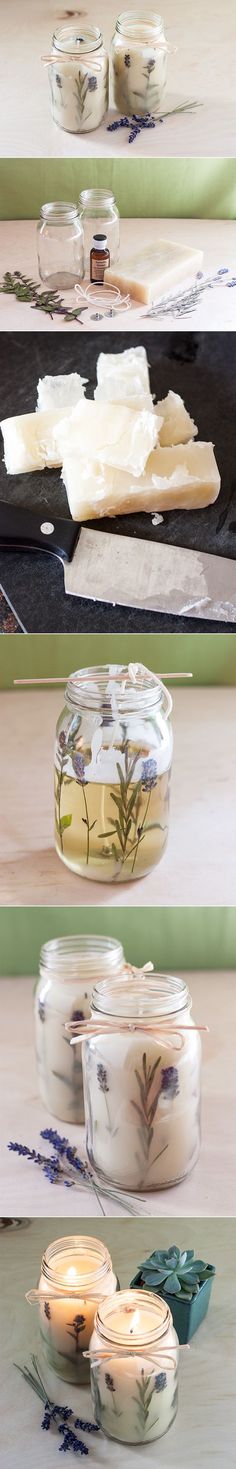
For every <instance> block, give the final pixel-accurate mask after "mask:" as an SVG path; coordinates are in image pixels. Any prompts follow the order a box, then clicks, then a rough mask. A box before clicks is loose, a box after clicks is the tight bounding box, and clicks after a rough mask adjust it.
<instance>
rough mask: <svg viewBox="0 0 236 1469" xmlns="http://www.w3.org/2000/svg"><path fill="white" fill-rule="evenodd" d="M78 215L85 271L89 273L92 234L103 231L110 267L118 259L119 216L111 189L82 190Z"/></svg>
mask: <svg viewBox="0 0 236 1469" xmlns="http://www.w3.org/2000/svg"><path fill="white" fill-rule="evenodd" d="M79 214H80V219H81V224H82V228H83V236H84V263H85V271H86V273H88V271H89V262H90V250H91V246H92V239H93V235H94V233H96V232H97V231H98V232H100V231H101V233H102V232H103V231H105V234H106V237H107V243H108V247H109V251H110V257H111V265H115V263H116V261H117V260H118V258H119V248H120V216H119V211H118V209H117V205H116V202H115V197H114V194H112V192H111V189H82V192H81V194H80V197H79Z"/></svg>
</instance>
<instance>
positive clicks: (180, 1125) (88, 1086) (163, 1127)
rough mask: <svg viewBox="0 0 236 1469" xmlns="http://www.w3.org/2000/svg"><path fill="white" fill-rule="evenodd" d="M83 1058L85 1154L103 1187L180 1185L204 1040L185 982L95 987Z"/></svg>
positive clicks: (195, 1128) (165, 979) (192, 1139)
mask: <svg viewBox="0 0 236 1469" xmlns="http://www.w3.org/2000/svg"><path fill="white" fill-rule="evenodd" d="M85 1035H86V1032H85ZM78 1048H79V1050H80V1043H78ZM82 1059H83V1070H84V1096H85V1117H86V1145H87V1153H88V1158H89V1160H90V1162H91V1163H92V1165H93V1167H94V1168H95V1169H96V1172H97V1174H99V1176H100V1178H104V1179H106V1180H108V1179H109V1182H110V1183H112V1184H114V1185H115V1186H116V1187H117V1188H119V1187H120V1188H124V1189H126V1190H127V1188H128V1189H133V1190H134V1191H135V1192H136V1193H137V1192H138V1193H139V1192H140V1191H144V1192H145V1193H146V1192H147V1191H148V1190H149V1189H160V1188H167V1187H169V1186H170V1185H172V1184H176V1183H179V1182H180V1180H181V1179H182V1178H184V1177H185V1175H186V1174H187V1173H189V1172H190V1170H191V1169H192V1168H193V1167H194V1164H195V1163H196V1161H197V1158H198V1155H199V1148H200V1076H201V1041H200V1036H199V1033H198V1030H196V1029H195V1026H194V1020H193V1019H192V1016H191V996H190V994H189V992H188V989H187V985H186V984H185V982H184V980H182V979H179V978H177V977H172V976H170V975H166V974H151V975H150V974H147V973H146V974H145V975H142V976H140V975H137V974H136V975H133V976H132V975H131V976H129V978H128V979H127V978H123V979H120V978H114V979H112V980H110V981H107V979H104V980H101V981H99V983H98V984H97V985H96V986H95V989H94V993H93V1000H92V1021H91V1026H90V1033H89V1035H88V1036H87V1037H86V1038H85V1039H84V1040H83V1047H82Z"/></svg>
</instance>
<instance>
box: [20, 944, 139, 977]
mask: <svg viewBox="0 0 236 1469" xmlns="http://www.w3.org/2000/svg"><path fill="white" fill-rule="evenodd" d="M78 960H80V961H82V963H83V971H84V972H86V971H87V973H88V974H89V973H90V972H91V966H92V964H93V968H94V967H95V965H96V962H97V961H98V962H99V964H101V963H102V962H103V961H104V963H105V960H106V962H107V960H109V965H110V968H111V970H113V968H115V966H116V965H117V963H120V966H121V967H122V964H123V963H124V951H123V946H122V944H121V943H120V941H119V939H116V938H110V937H109V936H107V935H106V934H86V933H85V934H68V935H59V937H58V938H54V939H48V940H47V943H45V944H43V945H42V948H41V949H40V958H39V967H40V972H41V973H42V972H43V971H46V973H47V974H48V973H49V974H51V975H53V974H56V977H57V978H61V979H62V978H63V979H67V978H69V979H73V978H75V979H76V978H78Z"/></svg>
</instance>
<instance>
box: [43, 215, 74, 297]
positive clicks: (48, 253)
mask: <svg viewBox="0 0 236 1469" xmlns="http://www.w3.org/2000/svg"><path fill="white" fill-rule="evenodd" d="M40 215H41V219H40V221H39V223H38V225H37V248H38V267H39V275H40V280H41V281H45V282H46V285H47V286H51V288H52V290H54V291H71V290H73V287H74V286H75V285H76V283H77V281H80V280H82V278H83V276H84V244H83V230H82V226H81V223H80V219H79V211H78V208H77V205H76V204H66V203H64V202H61V201H59V200H58V201H56V202H54V203H53V204H42V208H41V210H40Z"/></svg>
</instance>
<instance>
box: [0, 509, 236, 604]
mask: <svg viewBox="0 0 236 1469" xmlns="http://www.w3.org/2000/svg"><path fill="white" fill-rule="evenodd" d="M1 546H5V547H11V548H14V547H15V549H17V550H21V549H24V550H26V549H27V548H28V549H29V550H30V551H39V550H41V551H44V552H46V553H47V554H51V555H53V556H58V557H59V560H61V561H62V562H63V563H64V580H65V590H66V592H67V593H68V594H69V595H71V596H75V597H76V596H77V597H85V598H86V599H89V598H91V599H92V600H93V601H99V602H110V603H112V604H113V605H116V603H118V605H120V606H121V607H137V608H142V609H143V610H145V611H147V610H149V611H153V612H167V613H168V612H169V613H172V615H173V614H176V615H177V616H181V617H196V618H205V619H206V620H207V621H210V622H236V562H235V561H234V560H232V561H231V560H229V559H228V558H226V557H223V556H211V555H208V554H207V553H205V552H204V551H203V552H202V551H189V550H186V549H184V548H182V547H181V546H171V545H166V544H165V543H164V542H157V541H155V542H153V541H145V540H140V539H136V538H134V539H132V538H131V537H129V536H123V535H122V536H119V535H116V534H115V533H113V531H103V530H98V531H95V530H90V529H89V528H88V527H85V528H84V527H82V529H81V527H80V526H79V525H78V524H77V522H74V521H73V520H64V519H59V520H58V519H56V520H55V519H53V520H52V519H51V521H46V520H45V519H44V518H43V516H42V514H41V515H39V514H38V513H37V514H35V513H33V514H32V512H31V511H29V510H21V509H18V508H16V507H15V506H13V505H6V503H5V502H3V501H0V547H1Z"/></svg>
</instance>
